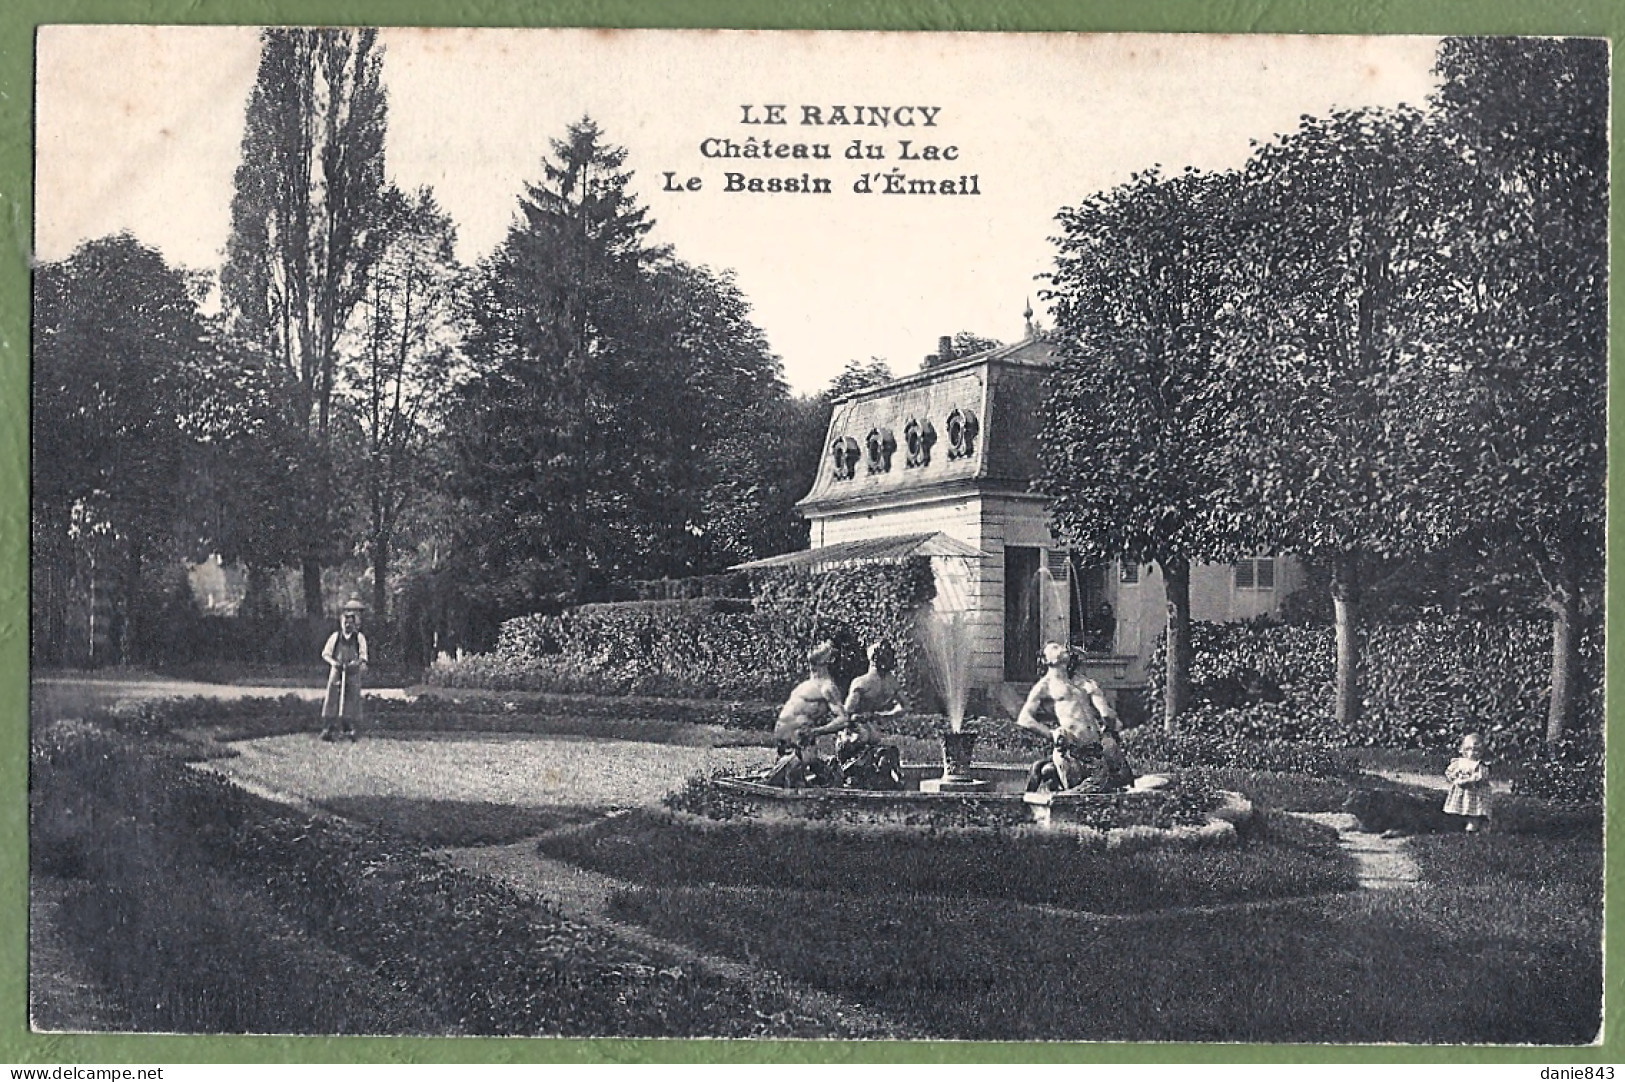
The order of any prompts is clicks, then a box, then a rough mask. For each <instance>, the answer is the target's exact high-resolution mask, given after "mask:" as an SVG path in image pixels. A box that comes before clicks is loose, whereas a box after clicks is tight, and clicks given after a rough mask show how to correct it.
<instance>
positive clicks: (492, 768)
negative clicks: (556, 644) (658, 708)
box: [209, 733, 772, 807]
mask: <svg viewBox="0 0 1625 1082" xmlns="http://www.w3.org/2000/svg"><path fill="white" fill-rule="evenodd" d="M232 747H233V748H235V749H236V750H237V751H238V752H239V755H238V757H237V758H233V759H219V760H215V761H214V762H212V763H210V764H209V765H210V767H212V768H213V769H216V770H220V771H222V772H223V773H225V774H227V775H229V776H231V777H235V778H239V779H241V780H243V781H244V782H248V783H251V784H254V785H258V786H260V787H263V788H265V789H269V790H272V791H275V792H279V793H287V794H290V795H293V796H297V797H301V798H303V799H305V800H310V801H323V800H330V799H333V798H335V797H357V796H389V797H408V798H412V799H418V800H459V801H476V802H489V803H494V804H509V805H514V806H517V807H547V806H558V805H564V806H588V807H630V806H634V805H639V804H648V803H652V802H654V801H657V800H659V799H660V798H661V797H662V796H664V795H665V794H667V793H669V792H671V791H672V790H674V789H680V788H682V785H683V783H684V782H685V781H687V780H688V779H689V778H690V777H692V776H694V775H696V774H710V773H711V772H712V771H713V770H716V769H726V770H728V771H729V772H738V771H741V770H756V769H760V768H765V767H767V766H770V765H771V761H772V752H771V751H770V750H769V749H767V748H738V747H727V748H696V747H681V746H677V745H673V744H651V743H642V742H636V741H623V740H603V739H596V738H592V737H570V736H527V735H504V734H471V735H467V736H461V735H459V736H450V735H438V736H431V737H426V738H422V739H410V738H404V739H403V738H400V737H394V736H391V737H363V738H362V739H361V740H360V741H359V742H357V743H354V744H350V743H344V742H337V743H332V744H327V743H323V742H322V741H320V740H318V739H317V738H316V737H315V736H313V735H311V734H308V733H298V734H294V735H291V736H276V737H267V738H265V739H261V740H244V741H238V742H235V743H233V744H232Z"/></svg>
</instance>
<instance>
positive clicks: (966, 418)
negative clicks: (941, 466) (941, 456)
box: [948, 407, 982, 459]
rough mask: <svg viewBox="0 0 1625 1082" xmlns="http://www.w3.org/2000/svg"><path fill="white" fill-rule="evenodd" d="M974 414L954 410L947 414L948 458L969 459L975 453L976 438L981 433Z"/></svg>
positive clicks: (968, 411) (956, 408)
mask: <svg viewBox="0 0 1625 1082" xmlns="http://www.w3.org/2000/svg"><path fill="white" fill-rule="evenodd" d="M981 427H982V426H981V425H980V424H978V423H977V421H976V414H974V413H972V412H971V411H970V410H964V409H959V408H958V407H955V408H954V411H953V412H952V413H950V414H948V457H949V458H950V459H955V458H970V457H971V456H972V455H974V454H975V453H976V436H977V434H978V433H979V432H980V431H981Z"/></svg>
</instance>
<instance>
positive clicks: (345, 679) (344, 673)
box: [339, 663, 355, 740]
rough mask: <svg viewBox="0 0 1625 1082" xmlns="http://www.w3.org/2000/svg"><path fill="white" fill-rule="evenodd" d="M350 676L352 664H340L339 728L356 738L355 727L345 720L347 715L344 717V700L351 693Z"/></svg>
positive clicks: (346, 734)
mask: <svg viewBox="0 0 1625 1082" xmlns="http://www.w3.org/2000/svg"><path fill="white" fill-rule="evenodd" d="M349 677H350V666H349V664H348V663H346V664H344V665H340V666H339V728H340V729H342V730H343V731H344V735H345V736H348V737H349V738H350V739H351V740H354V739H355V727H354V726H352V725H351V724H350V723H349V722H348V721H347V720H345V717H344V700H345V699H347V698H349V693H350V685H349Z"/></svg>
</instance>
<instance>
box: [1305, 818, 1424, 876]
mask: <svg viewBox="0 0 1625 1082" xmlns="http://www.w3.org/2000/svg"><path fill="white" fill-rule="evenodd" d="M1292 814H1294V815H1296V816H1298V817H1299V818H1301V819H1307V820H1309V821H1310V822H1312V823H1319V824H1320V825H1321V826H1327V827H1331V828H1332V829H1333V830H1335V831H1337V842H1338V844H1339V845H1341V846H1342V847H1343V850H1344V851H1345V852H1347V853H1348V854H1349V855H1350V856H1352V857H1353V858H1354V864H1355V869H1356V871H1357V872H1358V873H1359V876H1360V886H1361V887H1363V888H1364V889H1366V890H1393V889H1394V888H1396V887H1413V886H1415V885H1416V884H1417V883H1418V882H1420V881H1421V878H1422V872H1421V869H1419V868H1418V867H1417V866H1416V861H1415V859H1413V858H1412V857H1411V854H1410V852H1409V850H1408V849H1407V847H1406V845H1405V839H1404V838H1385V837H1383V836H1382V835H1381V834H1366V833H1363V832H1362V831H1359V830H1356V829H1355V826H1356V825H1357V822H1358V821H1357V820H1356V819H1355V818H1354V816H1353V815H1350V814H1349V813H1348V812H1293V813H1292Z"/></svg>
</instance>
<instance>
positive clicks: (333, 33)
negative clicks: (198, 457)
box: [221, 28, 387, 615]
mask: <svg viewBox="0 0 1625 1082" xmlns="http://www.w3.org/2000/svg"><path fill="white" fill-rule="evenodd" d="M382 63H383V52H382V49H381V48H380V47H379V46H378V44H377V32H376V31H375V30H355V29H299V28H295V29H288V28H281V29H269V30H266V31H265V32H264V33H263V35H262V37H261V53H260V65H259V72H258V75H257V77H256V81H255V85H254V90H253V93H252V95H251V97H250V99H249V104H248V112H247V118H246V122H245V126H244V132H243V143H242V161H241V164H239V166H238V168H237V173H236V177H235V185H236V189H235V194H234V196H233V198H232V204H231V234H230V238H229V240H228V242H227V247H226V263H225V267H224V268H223V270H222V273H221V291H222V296H223V301H224V306H225V310H226V313H227V316H228V319H227V329H228V332H229V333H230V334H231V336H232V337H233V338H234V339H235V341H236V342H237V343H238V347H239V349H240V350H241V351H242V352H243V353H244V355H245V356H247V357H249V358H252V359H254V360H256V361H257V363H259V364H261V365H262V366H264V367H266V368H267V369H268V370H270V371H271V372H273V373H274V374H275V378H274V381H265V383H266V384H267V385H268V386H269V387H271V388H273V389H274V393H275V394H276V396H277V400H278V402H279V403H280V406H281V414H282V416H281V421H282V423H283V424H284V425H285V426H286V427H287V428H288V429H289V431H290V433H291V434H293V435H294V436H296V437H297V439H296V440H291V439H290V440H284V441H282V442H283V443H284V444H285V445H286V446H287V447H289V448H290V449H296V450H294V453H296V454H298V455H299V456H300V458H301V460H302V461H301V463H300V468H301V471H302V472H303V473H304V475H305V477H304V480H305V481H306V482H307V485H308V487H307V488H306V489H305V490H304V491H303V492H302V493H301V496H302V498H301V499H300V500H298V501H297V502H296V503H295V504H293V505H291V506H287V507H285V510H286V511H287V512H288V513H289V514H290V515H291V516H292V517H293V518H294V519H295V520H296V521H298V522H300V523H303V524H304V527H303V532H304V537H303V544H302V545H301V546H300V549H299V551H297V552H295V553H289V554H287V555H290V556H298V557H299V558H300V559H301V560H302V563H303V566H304V575H305V607H306V611H307V613H309V614H310V615H317V614H320V612H321V610H322V593H321V566H322V563H323V561H324V560H328V559H331V558H332V557H333V555H334V554H335V552H336V551H337V546H338V544H339V542H340V540H341V538H342V535H343V528H342V526H341V525H340V524H339V522H338V521H337V516H336V514H335V510H336V509H335V507H334V503H335V498H334V493H333V491H332V480H333V479H332V473H331V462H330V458H329V455H330V447H329V434H330V421H331V419H332V410H333V397H334V389H335V387H336V385H337V378H338V367H339V365H338V362H339V357H338V343H339V337H340V335H341V334H342V332H343V330H344V328H345V326H346V324H347V323H348V322H349V320H350V317H351V313H352V312H353V311H354V309H355V307H356V305H357V304H359V303H360V301H361V299H362V297H363V296H364V295H365V293H366V290H367V283H368V277H369V275H370V273H371V270H372V267H373V264H374V263H375V262H376V261H377V259H378V256H379V254H380V252H381V251H382V247H383V242H384V231H383V230H382V229H381V228H380V227H381V224H382V223H381V214H380V212H381V210H382V207H383V198H384V192H385V183H384V132H385V126H386V120H387V117H386V98H385V93H384V88H383V85H382V83H381V81H380V72H381V69H382Z"/></svg>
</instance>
